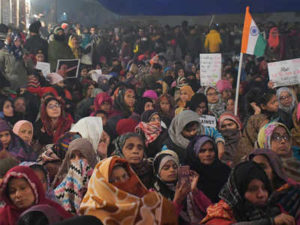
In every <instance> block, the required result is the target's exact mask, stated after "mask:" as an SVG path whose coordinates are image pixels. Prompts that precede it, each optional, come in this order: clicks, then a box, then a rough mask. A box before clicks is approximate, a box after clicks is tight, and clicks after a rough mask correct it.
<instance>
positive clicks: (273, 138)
mask: <svg viewBox="0 0 300 225" xmlns="http://www.w3.org/2000/svg"><path fill="white" fill-rule="evenodd" d="M271 139H272V140H273V141H276V142H281V141H282V140H285V141H289V140H290V136H289V135H287V134H286V135H282V136H281V135H279V134H274V135H272V138H271Z"/></svg>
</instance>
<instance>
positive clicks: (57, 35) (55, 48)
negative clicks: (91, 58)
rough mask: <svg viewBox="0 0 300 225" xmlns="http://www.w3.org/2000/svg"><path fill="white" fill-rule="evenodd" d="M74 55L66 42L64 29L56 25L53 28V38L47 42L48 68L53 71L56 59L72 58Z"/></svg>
mask: <svg viewBox="0 0 300 225" xmlns="http://www.w3.org/2000/svg"><path fill="white" fill-rule="evenodd" d="M74 58H75V57H74V55H73V52H72V50H71V49H70V47H69V46H68V44H67V42H66V37H65V33H64V29H63V28H61V27H56V28H55V29H54V40H53V41H51V42H50V43H49V47H48V61H49V63H50V69H51V71H52V72H55V70H56V65H57V60H58V59H74Z"/></svg>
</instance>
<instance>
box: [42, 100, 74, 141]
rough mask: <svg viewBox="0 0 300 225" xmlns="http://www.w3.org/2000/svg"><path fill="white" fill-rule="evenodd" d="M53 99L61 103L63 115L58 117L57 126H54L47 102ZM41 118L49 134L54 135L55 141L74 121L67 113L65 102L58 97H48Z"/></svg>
mask: <svg viewBox="0 0 300 225" xmlns="http://www.w3.org/2000/svg"><path fill="white" fill-rule="evenodd" d="M52 100H55V101H57V102H58V103H59V104H61V115H60V117H59V118H58V121H57V122H56V125H55V127H53V126H52V122H51V118H50V117H49V116H48V114H47V110H46V108H47V104H48V103H49V102H50V101H52ZM41 120H42V122H43V125H44V128H45V131H46V132H47V134H48V135H49V136H52V137H53V143H55V142H56V141H57V140H58V139H59V137H60V136H62V135H63V134H64V133H65V132H67V131H69V130H70V128H71V125H72V123H73V119H72V117H71V116H70V115H69V114H68V115H65V111H64V107H63V104H62V103H61V102H60V101H59V100H58V99H56V98H48V99H47V100H46V102H45V103H44V104H43V106H42V110H41Z"/></svg>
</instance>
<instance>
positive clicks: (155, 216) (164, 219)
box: [80, 156, 177, 225]
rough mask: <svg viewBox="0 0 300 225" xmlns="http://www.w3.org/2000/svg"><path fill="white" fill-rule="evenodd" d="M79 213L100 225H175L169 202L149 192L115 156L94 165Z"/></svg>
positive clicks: (127, 165) (126, 165)
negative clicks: (89, 216) (93, 217)
mask: <svg viewBox="0 0 300 225" xmlns="http://www.w3.org/2000/svg"><path fill="white" fill-rule="evenodd" d="M80 213H81V214H83V215H93V216H95V217H97V218H98V219H100V220H101V222H102V223H104V224H108V223H110V222H109V221H111V223H113V224H125V223H126V224H128V225H134V224H145V225H152V224H157V225H163V224H170V225H176V224H177V217H176V216H175V209H174V207H173V205H172V204H171V202H169V201H168V200H167V199H165V198H163V197H162V196H161V195H159V194H158V193H156V192H149V191H148V190H147V189H146V187H145V186H144V185H143V183H141V181H140V180H139V178H138V176H137V175H136V174H135V173H134V171H133V170H132V169H131V167H130V166H129V163H128V162H127V161H126V160H125V159H121V158H119V157H116V156H114V157H110V158H107V159H105V160H102V161H101V162H99V163H98V164H97V165H96V167H95V169H94V172H93V175H92V177H91V179H90V182H89V186H88V190H87V193H86V195H85V196H84V199H83V201H82V203H81V205H80Z"/></svg>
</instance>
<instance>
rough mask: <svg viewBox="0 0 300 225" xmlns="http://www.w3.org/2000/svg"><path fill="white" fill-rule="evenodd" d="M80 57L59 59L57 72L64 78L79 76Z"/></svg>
mask: <svg viewBox="0 0 300 225" xmlns="http://www.w3.org/2000/svg"><path fill="white" fill-rule="evenodd" d="M79 66H80V60H79V59H59V60H57V67H56V73H58V74H60V75H61V76H62V77H63V78H77V77H78V73H79Z"/></svg>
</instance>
